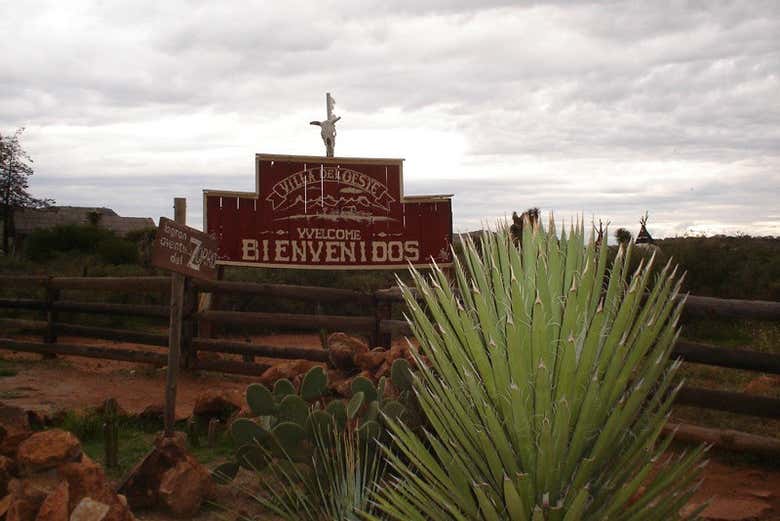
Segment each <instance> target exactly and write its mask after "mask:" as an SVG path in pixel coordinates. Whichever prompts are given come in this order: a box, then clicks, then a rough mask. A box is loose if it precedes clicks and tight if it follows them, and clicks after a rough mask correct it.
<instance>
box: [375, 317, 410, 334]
mask: <svg viewBox="0 0 780 521" xmlns="http://www.w3.org/2000/svg"><path fill="white" fill-rule="evenodd" d="M379 330H380V331H381V332H382V333H386V334H389V335H392V336H412V328H411V327H409V324H407V323H406V321H405V320H382V321H381V322H379Z"/></svg>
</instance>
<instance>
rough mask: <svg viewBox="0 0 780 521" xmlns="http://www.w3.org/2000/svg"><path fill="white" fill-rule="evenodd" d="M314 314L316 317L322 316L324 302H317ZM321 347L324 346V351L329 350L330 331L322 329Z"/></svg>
mask: <svg viewBox="0 0 780 521" xmlns="http://www.w3.org/2000/svg"><path fill="white" fill-rule="evenodd" d="M314 314H315V315H322V302H317V303H316V304H315V305H314ZM319 333H320V346H322V348H323V349H325V350H326V351H327V350H328V330H327V329H325V328H324V327H323V328H320V331H319Z"/></svg>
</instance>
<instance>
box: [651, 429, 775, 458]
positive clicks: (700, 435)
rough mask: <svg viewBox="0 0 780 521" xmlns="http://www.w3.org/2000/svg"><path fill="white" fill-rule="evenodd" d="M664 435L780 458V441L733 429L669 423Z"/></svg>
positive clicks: (719, 447) (720, 447) (680, 439)
mask: <svg viewBox="0 0 780 521" xmlns="http://www.w3.org/2000/svg"><path fill="white" fill-rule="evenodd" d="M662 432H663V434H666V435H668V434H674V439H675V440H679V441H686V442H690V443H697V444H698V443H709V444H711V445H713V446H714V447H715V448H718V449H726V450H734V451H738V452H752V453H755V454H763V455H766V456H774V457H775V458H778V457H780V440H778V439H776V438H768V437H765V436H757V435H755V434H749V433H747V432H740V431H735V430H731V429H710V428H707V427H701V426H699V425H691V424H687V423H667V424H666V425H665V426H664V427H663V431H662Z"/></svg>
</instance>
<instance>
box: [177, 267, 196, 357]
mask: <svg viewBox="0 0 780 521" xmlns="http://www.w3.org/2000/svg"><path fill="white" fill-rule="evenodd" d="M197 310H198V289H197V288H196V287H195V285H194V284H192V279H185V284H184V299H183V302H182V337H181V351H182V360H181V362H182V367H192V366H194V365H195V364H196V363H197V360H198V352H197V350H195V349H193V347H192V339H193V338H194V337H195V330H196V328H197V324H196V323H195V313H196V312H197Z"/></svg>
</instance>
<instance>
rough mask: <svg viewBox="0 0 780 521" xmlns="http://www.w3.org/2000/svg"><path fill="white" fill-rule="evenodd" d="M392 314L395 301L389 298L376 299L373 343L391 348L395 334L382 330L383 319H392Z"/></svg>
mask: <svg viewBox="0 0 780 521" xmlns="http://www.w3.org/2000/svg"><path fill="white" fill-rule="evenodd" d="M392 315H393V303H392V302H391V301H389V300H379V299H376V301H375V302H374V334H373V338H372V345H375V346H382V347H384V348H386V349H390V344H392V342H393V336H392V334H390V333H387V332H385V331H382V321H383V320H391V317H392Z"/></svg>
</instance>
